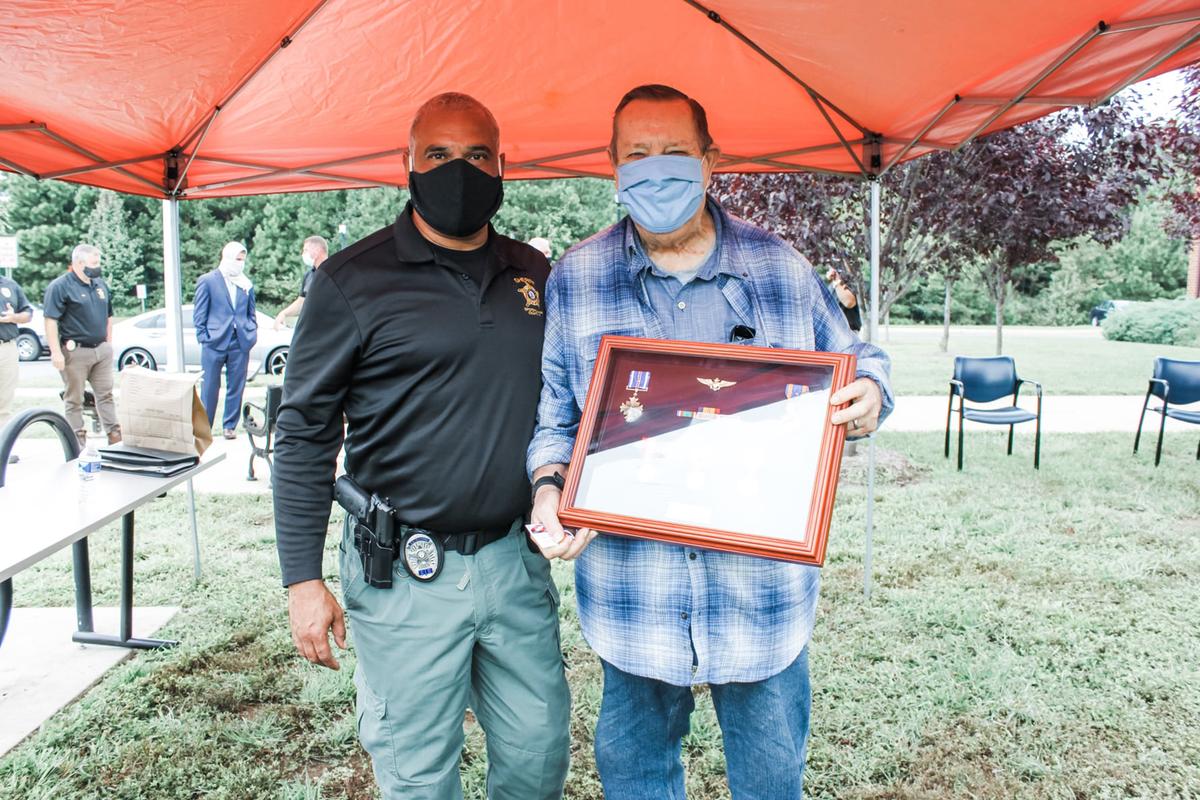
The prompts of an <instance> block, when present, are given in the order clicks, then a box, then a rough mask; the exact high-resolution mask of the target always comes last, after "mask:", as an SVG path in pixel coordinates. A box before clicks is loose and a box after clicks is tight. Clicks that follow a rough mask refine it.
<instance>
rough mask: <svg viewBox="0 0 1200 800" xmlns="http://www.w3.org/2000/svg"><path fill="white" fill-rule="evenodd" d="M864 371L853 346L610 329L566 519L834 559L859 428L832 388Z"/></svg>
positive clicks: (652, 535) (566, 494) (571, 474)
mask: <svg viewBox="0 0 1200 800" xmlns="http://www.w3.org/2000/svg"><path fill="white" fill-rule="evenodd" d="M854 374H855V357H854V356H853V355H849V354H844V353H824V352H809V351H802V350H784V349H776V348H764V347H750V346H746V345H739V344H703V343H698V342H681V341H670V340H660V339H641V338H635V337H628V336H604V337H603V338H602V339H601V341H600V349H599V353H598V355H597V359H596V364H595V368H594V369H593V371H592V379H591V383H590V384H589V387H588V394H587V400H586V401H585V403H584V409H583V415H582V418H581V419H580V423H579V429H578V432H577V435H576V438H575V446H574V450H573V453H572V456H571V463H570V466H569V468H568V471H567V477H566V486H565V487H564V489H563V494H562V500H561V502H560V506H559V518H560V519H561V520H562V521H563V523H564V524H567V525H571V526H575V527H581V528H592V529H595V530H599V531H603V532H605V533H615V534H620V535H623V536H632V537H636V538H644V539H655V540H658V541H664V542H672V543H675V544H681V545H690V546H694V547H700V548H706V549H711V550H721V551H725V552H730V553H741V554H745V555H752V556H759V557H763V558H773V559H779V560H784V561H795V562H800V563H804V564H812V565H815V566H821V565H822V564H823V563H824V560H825V546H826V542H827V540H828V536H829V523H830V519H831V517H832V514H833V501H834V496H835V494H836V491H837V482H838V473H839V470H840V468H841V462H842V446H843V443H844V441H845V436H846V431H845V426H844V425H833V424H832V423H831V421H830V419H831V417H832V414H833V412H834V411H836V410H837V409H838V408H844V406H839V407H834V406H831V405H830V404H829V396H830V394H831V393H832V392H836V391H837V390H838V389H841V388H842V387H843V386H845V385H847V384H848V383H850V382H851V381H853V380H854ZM723 409H724V410H723ZM814 450H815V452H814Z"/></svg>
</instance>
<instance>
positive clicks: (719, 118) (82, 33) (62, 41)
mask: <svg viewBox="0 0 1200 800" xmlns="http://www.w3.org/2000/svg"><path fill="white" fill-rule="evenodd" d="M3 15H4V18H3V24H2V25H0V76H3V78H2V79H0V168H3V169H7V170H11V171H16V172H20V173H23V174H26V175H31V176H34V177H38V178H53V179H61V180H70V181H77V182H81V183H88V184H92V185H95V186H102V187H106V188H109V189H115V190H118V191H122V192H131V193H135V194H143V195H150V196H154V197H161V198H164V214H163V227H164V244H165V247H164V250H165V257H166V261H167V264H166V265H165V267H166V268H165V270H164V273H165V275H166V283H167V286H166V290H167V292H166V294H167V298H168V306H169V309H170V313H169V314H168V315H167V327H168V334H169V335H170V339H171V340H172V341H173V342H174V343H175V350H174V352H172V353H171V354H170V357H169V359H168V361H169V367H170V368H172V369H179V368H180V365H181V363H182V339H181V338H180V334H181V329H180V318H179V307H180V288H181V287H180V285H179V279H180V278H179V276H180V270H179V246H178V241H179V240H178V231H179V228H178V224H179V222H178V221H179V217H178V201H179V200H180V199H187V198H205V197H218V196H223V195H235V194H253V193H267V192H286V191H307V190H320V189H334V188H348V187H367V186H395V185H400V183H401V181H402V169H401V157H402V156H401V154H402V148H403V147H404V145H405V139H406V137H407V130H408V123H409V120H410V119H411V117H412V114H413V112H414V110H415V109H416V108H417V106H418V105H419V104H420V103H421V102H422V101H423V100H424V99H426V98H428V97H430V96H431V95H433V94H435V93H437V92H441V91H447V90H455V91H462V92H467V93H470V94H472V95H474V96H475V97H477V98H479V99H480V100H482V101H483V102H484V103H485V104H487V105H488V106H489V107H490V108H491V109H492V110H493V111H494V112H495V114H496V117H497V118H498V119H499V121H500V126H501V133H502V145H503V148H504V150H505V151H506V153H507V156H508V164H509V171H508V173H507V176H508V177H512V178H544V177H560V176H575V175H599V176H607V175H608V173H609V171H608V167H607V160H606V158H605V155H604V147H605V144H606V141H607V138H608V131H609V115H610V113H611V109H612V108H613V106H614V105H615V104H616V102H617V100H618V99H619V98H620V96H621V95H622V94H623V93H624V92H625V91H626V90H627V89H629V88H631V87H632V86H635V85H637V84H641V83H652V82H653V83H667V84H671V85H674V86H676V87H678V88H680V89H682V90H683V91H685V92H687V93H689V94H691V95H692V96H694V97H696V98H697V99H698V100H700V101H701V102H702V103H703V104H704V105H705V106H706V108H707V109H708V111H709V115H710V122H711V127H712V130H713V134H714V136H715V138H716V140H717V142H718V144H719V145H720V146H721V148H722V151H723V153H724V156H723V160H722V163H721V168H722V169H724V170H733V171H745V170H794V169H807V170H818V171H827V172H834V173H843V174H849V175H860V176H865V177H872V176H876V175H879V174H881V173H883V172H885V171H886V170H887V169H889V168H891V167H892V166H893V165H895V164H897V163H900V162H902V161H904V160H905V159H910V158H916V157H918V156H920V155H922V154H924V153H927V152H930V151H931V150H937V149H946V148H955V147H959V146H961V145H962V144H964V143H966V142H969V141H971V140H972V139H973V138H975V137H977V136H980V135H983V134H986V133H988V132H991V131H994V130H998V129H1001V128H1004V127H1007V126H1011V125H1015V124H1017V123H1020V122H1024V121H1027V120H1030V119H1033V118H1036V117H1038V116H1040V115H1043V114H1045V113H1048V112H1050V111H1053V110H1054V109H1056V108H1059V107H1062V106H1066V105H1075V104H1085V103H1093V102H1103V101H1104V100H1106V99H1107V98H1108V97H1110V96H1112V95H1113V94H1115V93H1116V92H1118V91H1120V90H1121V89H1122V88H1124V87H1126V86H1128V85H1129V84H1131V83H1133V82H1136V81H1138V80H1141V79H1142V78H1146V77H1150V76H1153V75H1155V74H1158V73H1160V72H1164V71H1167V70H1171V69H1175V68H1177V67H1180V66H1183V65H1186V64H1190V63H1193V62H1196V61H1197V60H1200V0H1050V2H1047V0H1006V2H1003V3H997V2H977V1H975V0H966V1H965V2H964V0H903V2H896V0H707V2H703V3H702V2H697V1H696V0H604V2H589V0H557V2H551V1H550V0H488V1H487V2H483V1H482V0H473V1H472V0H457V2H441V0H424V2H409V1H408V0H391V2H380V1H379V0H69V1H68V0H27V2H22V3H19V4H18V3H6V4H5V7H4V10H3ZM871 196H872V207H873V209H874V213H873V215H872V225H871V228H872V231H871V233H872V235H871V242H872V248H871V260H872V302H871V304H870V307H871V311H872V317H873V318H874V317H875V316H876V313H877V312H876V309H877V307H878V303H877V302H875V301H876V299H877V294H876V292H877V290H878V277H877V276H878V253H879V246H878V233H879V230H878V228H879V226H878V182H877V181H871ZM874 323H875V319H873V320H872V326H871V330H872V331H873V330H874V327H875V324H874ZM869 508H870V506H869V505H868V520H869V515H870V510H869ZM869 527H870V522H869V521H868V530H869ZM868 536H869V534H868ZM868 541H869V539H868ZM868 559H869V546H868ZM869 574H870V568H869V562H868V566H867V575H869Z"/></svg>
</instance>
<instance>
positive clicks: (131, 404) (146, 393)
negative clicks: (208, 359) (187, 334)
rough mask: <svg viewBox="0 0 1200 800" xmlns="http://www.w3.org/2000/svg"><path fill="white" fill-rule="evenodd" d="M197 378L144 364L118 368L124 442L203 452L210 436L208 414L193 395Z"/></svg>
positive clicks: (196, 396)
mask: <svg viewBox="0 0 1200 800" xmlns="http://www.w3.org/2000/svg"><path fill="white" fill-rule="evenodd" d="M198 377H199V376H197V375H194V374H192V375H189V374H187V373H167V372H156V371H153V370H148V369H144V368H143V367H126V368H125V369H123V370H121V398H120V402H118V403H117V416H118V417H119V418H120V421H121V438H122V440H124V442H125V444H127V445H129V446H130V447H145V448H149V449H152V450H166V451H167V452H170V453H184V454H186V455H195V456H199V455H202V454H203V453H204V451H205V450H207V449H208V446H209V445H210V444H212V440H213V438H212V426H211V425H209V424H208V415H207V414H205V413H204V406H203V405H202V404H201V403H200V398H199V396H198V395H197V394H196V381H197V379H198Z"/></svg>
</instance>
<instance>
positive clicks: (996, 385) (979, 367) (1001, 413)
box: [946, 356, 1042, 470]
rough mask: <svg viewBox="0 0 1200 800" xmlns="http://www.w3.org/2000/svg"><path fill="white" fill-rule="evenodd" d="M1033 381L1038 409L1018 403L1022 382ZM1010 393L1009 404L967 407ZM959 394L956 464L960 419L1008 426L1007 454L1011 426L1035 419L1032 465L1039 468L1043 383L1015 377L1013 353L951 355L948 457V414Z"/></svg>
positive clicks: (960, 450) (960, 440)
mask: <svg viewBox="0 0 1200 800" xmlns="http://www.w3.org/2000/svg"><path fill="white" fill-rule="evenodd" d="M1026 383H1028V384H1032V385H1033V387H1034V389H1035V390H1036V391H1037V413H1036V414H1035V413H1033V412H1032V411H1026V410H1025V409H1023V408H1020V407H1019V406H1018V405H1017V399H1018V398H1019V397H1020V394H1021V386H1022V385H1023V384H1026ZM1009 395H1012V399H1013V400H1012V405H1011V406H1004V407H1002V408H970V407H968V406H967V401H968V400H969V401H971V402H972V403H990V402H992V401H993V400H999V399H1000V398H1002V397H1008V396H1009ZM955 397H957V398H958V468H959V470H961V469H962V467H963V419H964V417H965V418H966V419H969V420H972V421H974V422H982V423H984V424H986V425H1007V426H1008V454H1009V455H1010V456H1011V455H1012V450H1013V428H1014V427H1016V426H1017V425H1019V424H1020V423H1022V422H1030V421H1031V420H1033V421H1036V422H1037V426H1036V430H1035V433H1034V437H1033V468H1034V469H1041V460H1042V385H1041V384H1040V383H1038V382H1037V381H1031V380H1026V379H1024V378H1018V377H1017V365H1016V364H1015V363H1014V362H1013V360H1012V356H993V357H990V358H969V357H967V356H955V357H954V378H953V380H951V381H950V402H949V404H948V406H947V407H946V458H949V457H950V418H951V416H953V414H954V398H955Z"/></svg>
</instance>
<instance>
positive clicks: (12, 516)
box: [0, 453, 225, 650]
mask: <svg viewBox="0 0 1200 800" xmlns="http://www.w3.org/2000/svg"><path fill="white" fill-rule="evenodd" d="M224 458H225V454H224V453H210V454H209V455H206V456H204V457H203V458H201V460H200V463H199V464H197V465H196V466H194V467H192V468H191V469H189V470H187V471H186V472H182V473H179V474H178V475H175V476H173V477H170V478H159V477H154V476H147V475H133V474H129V473H124V472H116V471H111V470H101V471H100V474H99V475H97V476H96V477H95V478H94V479H92V480H90V481H82V480H80V479H79V476H78V475H77V474H76V469H77V467H76V464H75V462H74V461H68V462H66V463H64V464H59V465H56V466H54V467H46V468H38V469H34V470H31V471H29V472H26V471H25V470H23V469H9V470H8V476H7V483H6V485H5V486H3V487H0V519H3V520H4V527H5V532H4V535H2V536H0V590H2V591H0V644H3V641H4V631H5V629H6V628H7V627H8V618H9V614H10V613H11V603H12V591H13V587H12V579H13V576H15V575H17V574H18V573H19V572H21V571H22V570H24V569H26V568H27V567H30V566H32V565H34V564H36V563H37V562H39V561H41V560H42V559H44V558H46V557H47V556H50V555H51V554H53V553H56V552H58V551H59V550H61V549H63V548H64V547H67V546H68V545H71V546H73V548H74V560H75V565H74V568H75V612H76V617H77V622H78V625H77V628H78V630H77V631H76V632H75V633H74V634H73V635H72V639H74V640H75V641H76V642H81V643H84V644H104V645H113V646H117V647H131V648H136V649H142V650H147V649H153V648H158V647H170V646H172V645H174V644H176V642H170V641H164V640H160V639H138V638H135V637H134V636H133V630H132V628H133V553H134V524H133V515H134V511H135V510H136V509H138V508H139V507H141V506H142V505H144V504H146V503H148V502H150V501H151V500H153V499H154V498H156V497H159V496H160V495H162V494H163V493H165V492H166V491H167V490H169V489H171V488H173V487H175V486H178V485H179V484H181V483H184V482H186V481H188V480H190V479H192V478H194V477H195V476H196V475H198V474H199V473H201V472H203V471H204V470H206V469H209V468H210V467H212V466H213V465H215V464H217V463H218V462H220V461H221V460H222V459H224ZM118 517H120V518H121V615H120V630H119V632H118V633H117V634H115V635H114V634H105V633H96V632H95V631H94V630H93V625H92V584H91V567H90V563H89V560H88V547H87V536H88V534H90V533H93V532H94V531H96V530H98V529H100V528H102V527H104V526H105V525H107V524H109V523H110V522H113V521H115V520H116V519H117V518H118Z"/></svg>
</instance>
